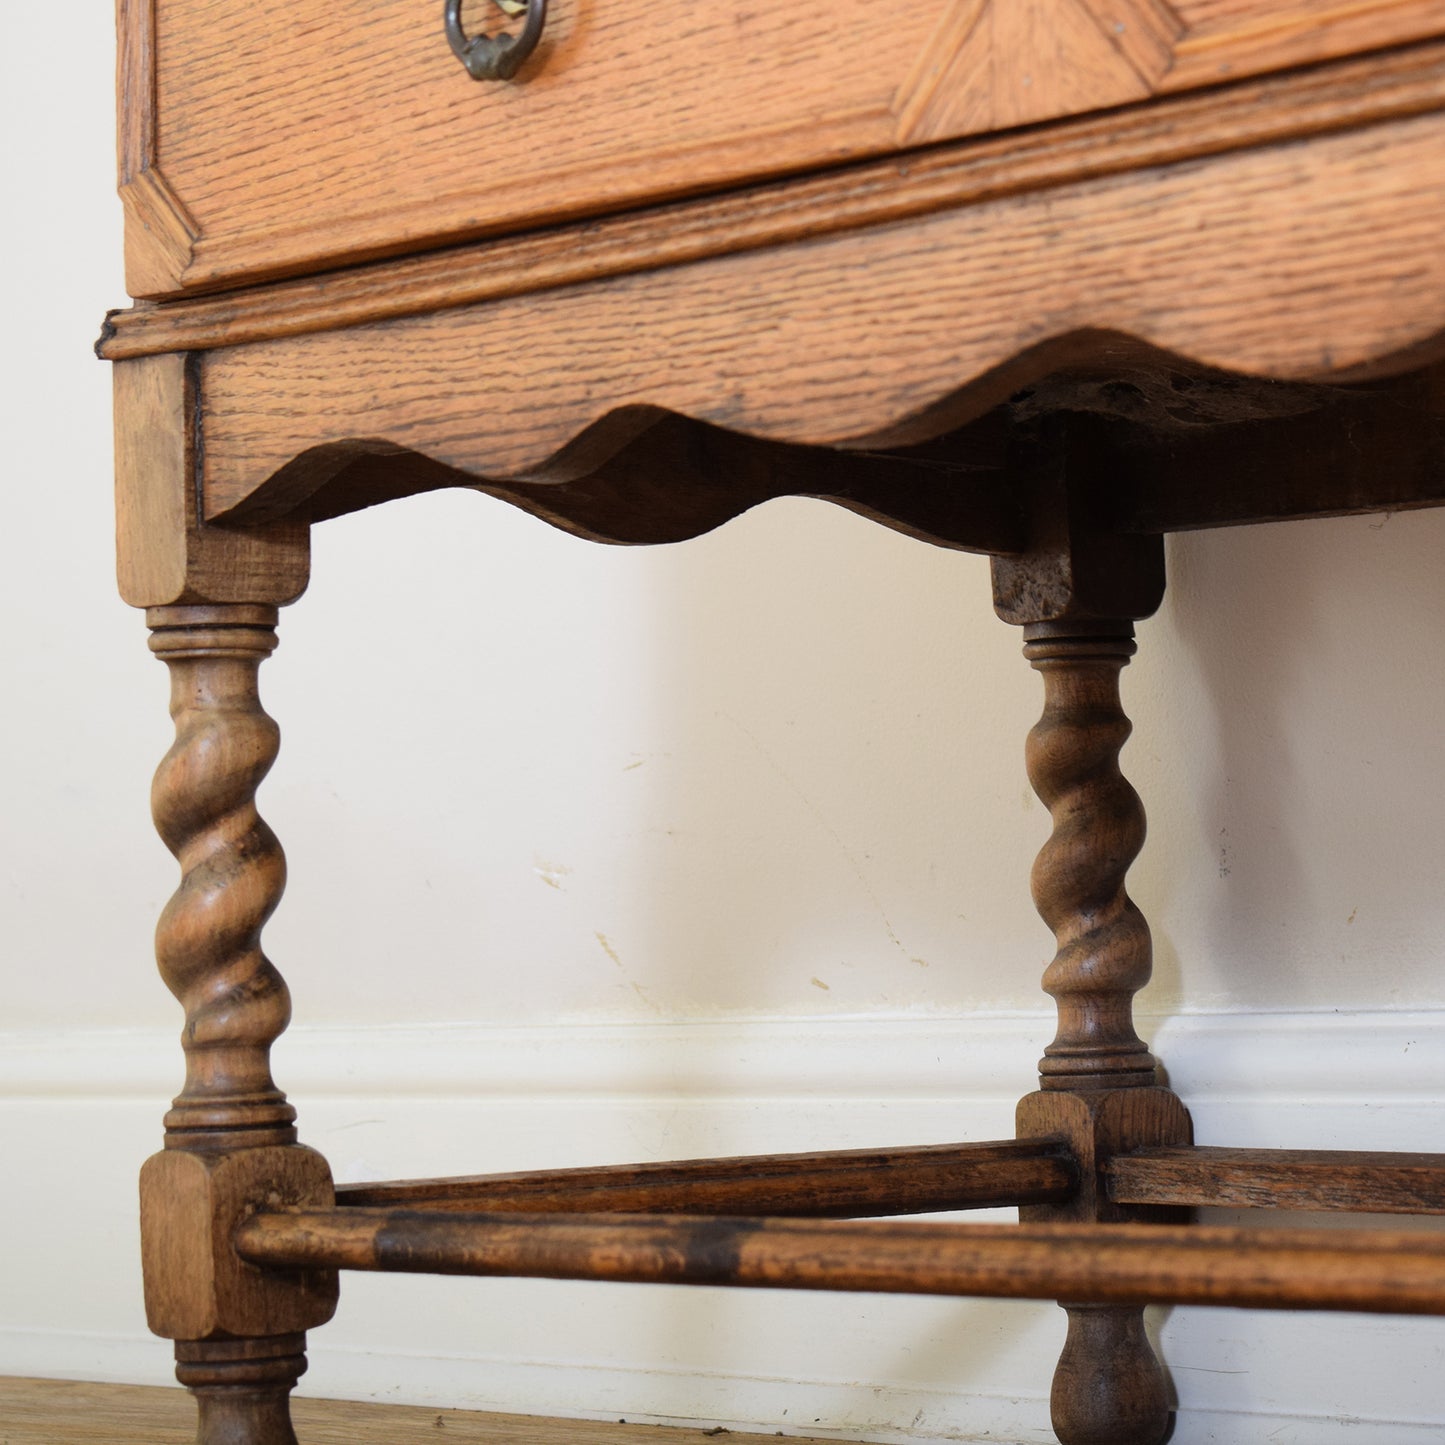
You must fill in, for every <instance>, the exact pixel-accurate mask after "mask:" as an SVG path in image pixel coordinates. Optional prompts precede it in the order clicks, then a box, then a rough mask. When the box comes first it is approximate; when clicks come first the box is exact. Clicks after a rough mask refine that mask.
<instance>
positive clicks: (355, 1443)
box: [0, 1377, 839, 1445]
mask: <svg viewBox="0 0 1445 1445" xmlns="http://www.w3.org/2000/svg"><path fill="white" fill-rule="evenodd" d="M293 1413H294V1417H295V1421H296V1432H297V1435H298V1437H299V1439H300V1441H301V1445H423V1442H425V1445H441V1442H447V1445H707V1442H709V1441H711V1440H712V1439H715V1438H717V1437H716V1436H714V1435H712V1434H711V1433H710V1432H708V1431H705V1430H700V1429H699V1430H680V1429H674V1428H671V1427H668V1426H664V1425H622V1424H609V1423H607V1422H597V1421H591V1420H548V1419H542V1418H540V1417H538V1416H535V1415H493V1414H478V1413H474V1412H472V1411H469V1410H438V1409H433V1408H430V1407H428V1408H419V1407H417V1406H412V1405H367V1404H358V1403H356V1402H354V1401H350V1400H300V1399H298V1400H297V1401H296V1402H295V1405H294V1410H293ZM195 1420H196V1415H195V1406H194V1405H193V1404H192V1403H191V1401H190V1397H189V1396H188V1395H187V1394H186V1393H185V1391H184V1390H180V1389H174V1390H166V1389H157V1388H153V1387H150V1386H144V1385H95V1384H89V1383H82V1382H79V1381H75V1380H25V1379H15V1378H4V1377H0V1445H193V1442H194V1441H195V1429H196V1425H195ZM722 1433H723V1434H724V1435H726V1434H729V1433H732V1434H733V1438H734V1439H737V1440H739V1441H740V1442H745V1441H750V1440H756V1439H757V1438H758V1437H756V1436H753V1435H740V1434H737V1433H735V1432H726V1431H724V1432H722ZM763 1438H765V1439H771V1438H772V1437H771V1436H764V1437H763ZM788 1445H824V1442H823V1441H810V1440H805V1439H802V1438H800V1437H798V1436H790V1437H789V1439H788ZM827 1445H839V1442H838V1441H836V1440H834V1441H829V1442H827Z"/></svg>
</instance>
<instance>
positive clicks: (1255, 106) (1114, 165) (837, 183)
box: [97, 43, 1445, 360]
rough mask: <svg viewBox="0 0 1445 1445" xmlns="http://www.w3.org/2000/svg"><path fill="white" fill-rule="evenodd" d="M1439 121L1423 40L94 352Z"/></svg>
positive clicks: (658, 213) (183, 309) (404, 308)
mask: <svg viewBox="0 0 1445 1445" xmlns="http://www.w3.org/2000/svg"><path fill="white" fill-rule="evenodd" d="M1442 108H1445V45H1441V44H1438V43H1427V44H1422V45H1419V46H1415V47H1412V48H1408V49H1403V50H1399V51H1396V52H1393V53H1391V54H1388V55H1383V56H1373V57H1370V58H1369V59H1367V60H1358V59H1351V60H1347V61H1342V62H1338V63H1336V64H1334V65H1326V66H1320V67H1317V68H1314V69H1310V70H1305V71H1300V72H1294V73H1290V74H1285V75H1279V76H1271V77H1268V78H1266V79H1264V80H1256V81H1250V82H1247V83H1239V84H1236V85H1232V86H1226V87H1221V88H1219V89H1216V90H1214V91H1212V92H1208V93H1204V94H1199V95H1184V96H1178V97H1172V98H1170V99H1167V100H1163V101H1159V102H1156V103H1154V104H1151V105H1144V106H1135V107H1131V108H1126V109H1124V110H1121V111H1119V112H1117V113H1114V114H1111V115H1107V116H1091V117H1085V118H1082V119H1076V120H1071V121H1067V122H1063V123H1060V124H1056V125H1052V126H1045V127H1040V128H1037V129H1034V130H1029V131H1024V132H1021V133H1019V134H1016V135H1009V136H1005V137H987V138H983V139H979V140H974V141H969V142H964V143H958V144H954V145H948V146H938V147H933V148H930V149H927V150H923V151H919V152H917V153H915V154H912V155H910V156H909V157H908V159H907V160H906V162H901V163H900V162H898V161H894V160H889V161H883V162H874V163H871V164H866V165H855V166H850V167H847V168H842V169H839V170H835V171H832V172H824V173H823V174H821V175H815V176H806V177H801V178H798V179H793V180H789V181H787V182H779V183H773V184H770V185H765V186H760V187H753V188H751V189H747V190H744V191H741V192H738V193H736V194H731V195H725V196H720V197H710V198H706V199H700V200H692V201H686V202H678V203H674V204H672V205H667V206H660V207H654V208H652V209H644V210H641V211H637V212H633V213H630V214H625V215H619V216H611V217H607V218H605V219H602V220H600V221H593V222H589V223H586V224H575V225H570V226H560V227H555V228H552V229H550V230H545V231H541V232H538V233H535V234H530V235H524V236H517V237H508V238H502V239H498V240H494V241H491V242H489V243H487V244H485V245H472V246H468V247H465V248H461V249H451V250H445V251H440V252H436V253H432V254H423V255H419V256H408V257H405V258H402V259H400V260H395V261H389V262H381V263H376V264H373V265H370V266H360V267H354V268H352V269H350V270H347V271H341V272H332V273H328V274H327V275H326V276H324V277H308V278H303V279H300V280H295V281H287V282H280V283H276V284H273V285H270V286H261V287H253V288H251V289H248V290H243V291H235V292H229V293H221V294H219V295H214V296H205V297H197V298H191V299H183V300H179V301H175V302H171V303H168V304H167V305H164V306H143V307H140V308H135V309H131V310H128V311H118V312H114V313H112V315H111V316H110V317H109V318H108V319H107V322H106V327H105V332H104V334H103V335H102V337H101V339H100V342H99V343H98V347H97V349H98V351H99V354H100V355H101V356H102V357H103V358H105V359H107V360H122V359H124V358H126V357H132V356H140V355H147V354H152V353H155V352H161V351H198V350H212V349H216V348H220V347H225V346H236V345H242V344H245V343H248V342H252V341H262V340H267V339H270V338H273V337H283V336H299V335H305V334H307V333H311V332H319V331H330V330H336V329H340V328H343V327H348V326H358V325H366V324H368V323H372V322H376V321H382V320H388V319H394V318H398V317H402V316H412V315H420V314H425V313H429V312H435V311H438V310H451V309H455V308H457V307H461V306H466V305H472V304H476V303H480V302H484V301H494V300H499V299H501V298H504V297H510V296H523V295H530V294H534V293H536V292H539V291H547V290H554V289H557V288H559V287H564V286H569V285H575V284H577V283H580V282H584V281H594V280H602V279H606V278H607V277H612V276H623V275H631V274H636V273H638V272H643V271H653V270H659V269H662V268H665V267H669V266H678V265H685V264H688V263H690V262H695V261H699V260H705V259H707V258H708V257H712V256H720V255H727V254H731V253H735V252H741V251H750V250H758V249H762V248H765V247H769V246H777V245H782V244H786V243H789V242H793V241H799V240H805V239H816V238H818V237H821V236H824V235H830V234H834V233H837V232H841V231H850V230H859V229H864V228H866V227H869V226H876V225H881V224H885V223H888V222H895V221H903V220H908V219H910V218H913V217H918V216H924V215H928V214H930V213H932V212H934V211H940V210H948V209H951V208H955V207H959V206H965V205H973V204H976V203H978V202H980V201H986V200H994V199H998V198H1000V197H1003V196H1008V195H1018V194H1022V193H1025V192H1028V191H1036V190H1047V189H1049V188H1050V187H1053V186H1058V185H1061V184H1064V183H1067V182H1074V181H1082V180H1088V179H1092V178H1098V177H1102V176H1108V175H1117V174H1120V173H1123V172H1126V171H1132V170H1139V169H1143V168H1146V167H1153V166H1159V165H1166V164H1172V163H1177V162H1179V161H1184V160H1191V159H1197V158H1200V157H1203V156H1208V155H1215V154H1220V153H1222V152H1226V151H1230V150H1238V149H1245V148H1248V147H1250V146H1258V145H1263V144H1267V143H1270V142H1277V141H1283V140H1290V139H1300V138H1304V137H1308V136H1313V135H1322V134H1329V133H1331V132H1336V131H1341V130H1347V129H1350V128H1352V127H1357V126H1360V125H1366V124H1370V123H1372V122H1375V121H1380V120H1386V119H1396V118H1400V117H1402V116H1407V115H1413V114H1419V113H1424V112H1429V111H1431V110H1439V109H1442Z"/></svg>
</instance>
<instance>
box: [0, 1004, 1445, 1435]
mask: <svg viewBox="0 0 1445 1445" xmlns="http://www.w3.org/2000/svg"><path fill="white" fill-rule="evenodd" d="M1142 1031H1143V1032H1144V1033H1145V1034H1146V1036H1148V1037H1149V1038H1150V1039H1151V1041H1152V1043H1153V1044H1154V1046H1155V1049H1156V1052H1158V1053H1159V1054H1160V1055H1161V1057H1163V1058H1164V1059H1165V1061H1166V1063H1167V1066H1168V1069H1169V1075H1170V1080H1171V1082H1172V1083H1173V1085H1174V1087H1175V1088H1176V1089H1177V1090H1178V1091H1179V1092H1180V1093H1181V1095H1182V1096H1183V1097H1184V1099H1185V1101H1186V1102H1187V1103H1188V1104H1189V1106H1190V1108H1191V1109H1192V1111H1193V1113H1194V1117H1195V1122H1196V1128H1197V1131H1198V1136H1199V1140H1200V1142H1201V1143H1206V1144H1237V1145H1252V1146H1278V1147H1294V1148H1380V1149H1427V1150H1439V1151H1445V1067H1442V1065H1445V1013H1437V1012H1429V1013H1404V1012H1401V1013H1377V1014H1372V1015H1368V1016H1362V1015H1359V1014H1355V1015H1351V1016H1348V1017H1347V1016H1341V1015H1337V1014H1253V1015H1232V1014H1225V1013H1220V1014H1195V1015H1189V1016H1184V1017H1175V1018H1170V1019H1157V1020H1149V1019H1146V1020H1145V1021H1144V1027H1143V1029H1142ZM1049 1032H1050V1030H1049V1021H1048V1019H1047V1017H1046V1016H1044V1015H1042V1014H1027V1015H990V1016H984V1017H975V1018H947V1019H941V1018H937V1017H929V1018H901V1019H900V1018H897V1017H891V1018H846V1019H838V1018H831V1019H830V1018H810V1019H776V1018H774V1019H765V1020H728V1021H721V1022H697V1023H685V1024H652V1023H648V1024H631V1023H618V1024H597V1023H571V1024H559V1025H556V1026H552V1027H546V1028H540V1027H535V1028H534V1027H529V1028H482V1027H477V1026H472V1025H446V1024H443V1025H438V1026H436V1027H434V1028H420V1027H415V1026H406V1027H397V1028H390V1029H389V1028H366V1029H343V1028H328V1029H307V1028H297V1029H294V1030H293V1031H292V1032H291V1033H289V1034H288V1035H287V1036H286V1038H285V1039H284V1040H283V1041H282V1042H281V1044H279V1045H278V1047H277V1050H276V1072H277V1077H278V1079H279V1080H280V1082H281V1083H282V1084H283V1086H284V1087H286V1088H287V1090H288V1091H289V1092H290V1094H291V1096H292V1098H293V1100H294V1101H295V1102H296V1103H297V1105H298V1107H299V1109H300V1110H301V1123H302V1133H303V1137H304V1138H305V1139H306V1140H307V1141H308V1142H310V1143H313V1144H315V1145H316V1146H317V1147H319V1148H321V1149H322V1150H323V1152H325V1153H326V1155H327V1157H328V1158H329V1159H330V1160H331V1161H332V1164H333V1167H334V1168H335V1170H336V1173H337V1176H338V1178H341V1179H358V1178H363V1177H373V1178H374V1177H417V1176H424V1175H430V1174H438V1173H461V1172H482V1171H486V1170H492V1169H516V1168H541V1167H547V1166H549V1165H565V1164H586V1163H602V1162H612V1163H621V1162H626V1161H631V1160H642V1159H649V1158H685V1157H689V1156H699V1155H705V1154H724V1153H739V1154H741V1153H749V1152H769V1151H777V1150H793V1149H809V1148H835V1147H836V1148H848V1147H861V1146H867V1145H902V1144H910V1143H920V1144H921V1143H932V1142H939V1141H943V1140H948V1139H987V1138H1003V1137H1007V1136H1008V1135H1009V1134H1010V1132H1011V1115H1012V1106H1013V1102H1014V1100H1015V1098H1016V1097H1017V1096H1018V1095H1019V1094H1022V1093H1025V1092H1027V1091H1028V1090H1029V1089H1030V1088H1031V1087H1032V1083H1033V1078H1032V1069H1033V1062H1034V1060H1035V1059H1036V1058H1037V1056H1038V1053H1039V1051H1040V1049H1041V1048H1042V1045H1043V1043H1044V1042H1045V1041H1046V1039H1047V1038H1048V1035H1049ZM178 1059H179V1053H178V1049H177V1046H176V1042H175V1038H174V1036H173V1035H169V1034H166V1033H164V1032H145V1033H139V1032H120V1031H114V1032H98V1033H88V1034H74V1035H70V1036H65V1037H59V1038H57V1037H53V1036H42V1035H40V1034H34V1033H32V1034H27V1033H24V1032H19V1033H10V1034H0V1116H3V1124H0V1139H3V1141H4V1150H5V1158H6V1170H5V1173H6V1177H7V1181H8V1183H7V1188H6V1189H5V1191H4V1194H3V1205H0V1217H3V1224H4V1228H5V1237H6V1238H7V1239H8V1240H10V1241H14V1242H19V1244H18V1246H15V1247H12V1249H11V1250H10V1251H9V1252H8V1254H7V1258H6V1259H5V1261H4V1264H3V1265H0V1271H3V1273H0V1373H7V1374H34V1375H53V1376H68V1377H72V1378H92V1379H102V1380H134V1381H138V1382H143V1383H164V1382H166V1381H167V1380H168V1379H169V1377H170V1367H169V1360H168V1354H167V1349H166V1346H165V1345H164V1344H163V1343H161V1342H159V1341H153V1340H151V1339H150V1338H149V1337H148V1336H147V1335H146V1333H145V1328H144V1323H143V1319H142V1317H141V1310H140V1303H139V1301H140V1285H139V1270H138V1264H137V1259H136V1254H137V1246H136V1238H135V1222H134V1216H135V1185H134V1180H135V1173H136V1169H137V1167H138V1165H139V1162H140V1160H141V1159H142V1158H143V1157H144V1155H145V1154H147V1153H148V1152H150V1151H151V1150H152V1149H153V1148H154V1147H156V1144H157V1142H158V1137H159V1118H160V1113H161V1110H162V1109H163V1107H164V1103H165V1100H166V1098H167V1096H168V1095H169V1094H170V1093H171V1092H173V1091H174V1087H175V1085H176V1082H177V1080H178V1079H179V1074H180V1070H179V1062H178ZM1428 1227H1431V1228H1434V1227H1436V1225H1435V1224H1434V1222H1428ZM1151 1315H1152V1316H1153V1317H1154V1326H1155V1330H1156V1334H1157V1337H1158V1338H1159V1339H1160V1341H1161V1342H1162V1347H1163V1353H1164V1355H1165V1357H1166V1359H1167V1361H1168V1363H1169V1366H1170V1370H1171V1374H1172V1378H1173V1382H1174V1387H1175V1389H1176V1391H1177V1394H1178V1398H1179V1402H1180V1414H1179V1422H1178V1427H1177V1429H1176V1431H1175V1435H1174V1445H1256V1442H1260V1441H1269V1442H1271V1445H1306V1442H1308V1445H1335V1442H1339V1445H1404V1442H1409V1441H1414V1440H1417V1439H1418V1440H1420V1441H1425V1440H1427V1439H1428V1440H1438V1439H1441V1438H1445V1387H1442V1385H1441V1383H1440V1382H1441V1380H1442V1379H1445V1370H1442V1365H1445V1320H1414V1319H1403V1318H1401V1319H1395V1318H1372V1317H1366V1316H1357V1315H1336V1316H1330V1315H1313V1316H1303V1315H1297V1316H1287V1315H1276V1314H1270V1313H1253V1312H1246V1311H1230V1310H1203V1309H1182V1308H1181V1309H1175V1310H1168V1311H1164V1310H1159V1311H1152V1312H1151ZM1061 1337H1062V1314H1061V1313H1060V1312H1059V1311H1058V1310H1056V1309H1055V1308H1054V1307H1052V1306H1050V1305H1047V1304H1031V1303H1019V1302H987V1301H973V1300H951V1299H950V1300H938V1299H916V1298H881V1297H865V1296H845V1295H834V1294H819V1295H807V1294H782V1293H765V1292H751V1291H722V1290H711V1289H698V1290H678V1289H657V1288H648V1287H644V1286H631V1285H585V1284H570V1283H559V1282H555V1281H527V1280H442V1279H416V1278H406V1279H402V1278H395V1277H382V1276H359V1275H349V1276H347V1278H346V1279H345V1280H344V1281H343V1287H342V1305H341V1310H340V1313H339V1315H338V1318H337V1320H336V1321H335V1322H334V1323H333V1324H331V1325H329V1326H327V1327H326V1328H325V1329H323V1330H320V1331H317V1332H315V1333H314V1334H313V1335H312V1341H311V1345H312V1349H311V1359H312V1368H311V1372H310V1374H309V1375H308V1376H307V1377H306V1379H305V1380H304V1381H303V1388H304V1389H306V1390H307V1391H308V1392H310V1393H313V1394H318V1395H333V1396H342V1397H352V1398H358V1399H377V1400H382V1401H392V1402H413V1403H436V1404H447V1405H452V1406H460V1407H464V1408H473V1409H505V1410H516V1411H523V1412H528V1413H536V1414H549V1415H575V1416H590V1417H596V1418H613V1419H616V1418H627V1419H629V1420H638V1421H644V1420H657V1421H669V1422H679V1423H686V1422H689V1421H697V1422H702V1423H704V1424H706V1425H709V1426H712V1425H724V1426H729V1427H731V1428H734V1429H738V1430H757V1431H761V1432H763V1433H768V1434H771V1433H772V1432H774V1431H778V1430H782V1431H783V1432H785V1433H810V1434H814V1435H827V1434H835V1435H839V1436H842V1437H852V1438H868V1439H876V1440H880V1441H912V1442H920V1445H925V1442H931V1441H945V1440H988V1441H993V1442H1025V1441H1029V1442H1032V1441H1041V1442H1042V1441H1048V1440H1049V1439H1050V1438H1051V1435H1050V1432H1049V1431H1048V1428H1047V1418H1048V1408H1047V1394H1048V1385H1049V1377H1050V1374H1051V1371H1052V1363H1053V1359H1054V1357H1055V1356H1056V1354H1057V1350H1058V1345H1059V1341H1060V1339H1061Z"/></svg>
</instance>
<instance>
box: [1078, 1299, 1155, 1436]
mask: <svg viewBox="0 0 1445 1445" xmlns="http://www.w3.org/2000/svg"><path fill="white" fill-rule="evenodd" d="M1064 1308H1065V1310H1066V1311H1067V1312H1068V1316H1069V1337H1068V1339H1067V1340H1066V1341H1065V1343H1064V1352H1063V1354H1062V1355H1061V1356H1060V1357H1059V1365H1058V1369H1057V1370H1056V1371H1055V1372H1054V1388H1053V1393H1052V1394H1051V1395H1050V1398H1049V1407H1050V1413H1051V1415H1052V1419H1053V1426H1054V1433H1055V1434H1056V1435H1057V1436H1058V1437H1059V1440H1060V1441H1061V1442H1062V1445H1161V1442H1162V1441H1164V1440H1165V1439H1167V1438H1168V1435H1169V1424H1170V1408H1171V1407H1170V1400H1169V1385H1168V1381H1167V1380H1166V1378H1165V1375H1164V1370H1163V1367H1162V1366H1161V1365H1160V1363H1159V1361H1158V1360H1157V1359H1156V1358H1155V1355H1154V1350H1153V1348H1152V1346H1151V1345H1150V1344H1149V1339H1148V1336H1147V1335H1145V1333H1144V1311H1143V1310H1142V1309H1136V1308H1132V1307H1128V1306H1123V1307H1121V1306H1118V1305H1065V1306H1064Z"/></svg>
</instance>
